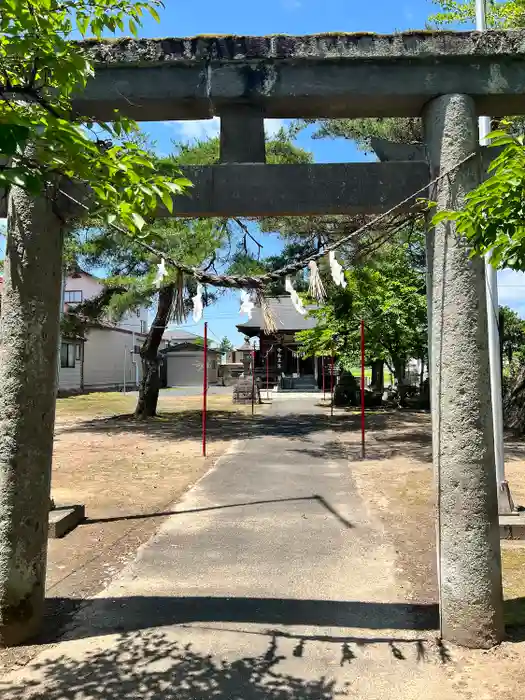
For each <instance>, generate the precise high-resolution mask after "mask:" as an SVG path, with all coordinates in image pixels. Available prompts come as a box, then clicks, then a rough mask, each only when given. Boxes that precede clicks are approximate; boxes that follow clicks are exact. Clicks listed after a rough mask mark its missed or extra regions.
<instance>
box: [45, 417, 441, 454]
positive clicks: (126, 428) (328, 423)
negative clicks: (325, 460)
mask: <svg viewBox="0 0 525 700" xmlns="http://www.w3.org/2000/svg"><path fill="white" fill-rule="evenodd" d="M360 420H361V418H360V416H359V415H357V414H355V413H338V414H336V415H334V416H333V417H330V413H329V412H327V413H326V414H322V413H308V412H297V413H285V414H277V413H275V414H274V413H270V414H256V415H255V416H251V415H245V414H242V413H235V412H231V411H222V410H210V411H209V412H208V418H207V431H206V432H207V439H208V441H209V442H213V441H217V440H225V439H254V438H258V437H286V438H288V439H290V440H300V441H304V439H305V438H308V436H309V435H314V434H315V433H319V432H323V431H328V430H332V431H334V432H335V433H336V435H337V434H342V433H348V432H352V431H356V432H357V431H358V430H359V429H360ZM420 426H421V427H420ZM367 428H368V429H369V430H373V431H374V433H375V435H374V441H373V445H372V446H370V447H369V448H368V450H367V457H368V458H369V459H389V458H391V457H392V455H393V454H400V455H406V456H413V455H414V451H415V450H418V456H419V452H420V451H421V448H422V446H423V447H424V448H425V450H426V451H425V455H427V453H428V455H430V453H431V450H430V448H429V444H430V442H429V441H430V436H429V434H428V418H427V417H426V416H421V415H420V414H419V413H417V412H410V411H384V412H376V411H374V412H373V413H371V414H370V415H369V416H367ZM381 431H387V432H388V434H387V435H385V440H384V443H382V442H381V439H380V438H379V437H378V435H377V433H380V432H381ZM392 431H394V432H395V431H401V434H400V435H399V436H395V435H394V436H393V435H392ZM84 432H89V433H97V432H101V433H105V434H107V435H111V434H119V433H130V434H136V435H140V436H146V437H150V438H153V439H159V440H169V439H173V440H192V439H198V438H200V436H201V434H202V414H201V411H200V410H199V409H196V410H184V411H178V412H177V411H175V412H166V413H161V414H159V416H158V417H156V418H150V419H147V420H136V419H135V418H134V417H133V416H132V415H119V416H113V417H111V418H103V419H93V420H86V421H83V422H81V423H76V424H74V425H69V426H64V427H62V428H60V429H59V430H58V431H57V433H58V434H63V433H84ZM336 444H337V441H329V442H328V452H329V453H331V452H333V454H332V456H333V457H335V458H337V459H339V458H347V457H354V455H353V453H352V449H353V448H352V447H351V446H349V447H348V449H346V448H344V447H341V446H337V447H336ZM392 445H395V446H394V447H392ZM305 449H308V448H305ZM312 449H313V450H314V452H315V455H313V456H326V455H327V452H326V450H325V449H324V447H321V446H314V447H313V448H312ZM428 455H427V456H428ZM328 456H330V454H328ZM425 459H426V456H425ZM429 459H430V457H429Z"/></svg>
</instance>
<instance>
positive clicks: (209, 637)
mask: <svg viewBox="0 0 525 700" xmlns="http://www.w3.org/2000/svg"><path fill="white" fill-rule="evenodd" d="M69 602H70V601H69ZM48 603H49V607H50V612H52V611H56V610H58V609H64V607H65V608H67V603H68V601H67V600H66V599H52V600H50V601H48ZM436 621H437V618H436V608H435V606H432V605H409V604H400V603H369V602H359V601H348V602H339V601H323V600H295V599H260V598H220V597H216V598H212V597H193V598H192V597H182V598H172V597H149V596H136V597H123V598H96V599H92V600H91V601H89V602H87V603H86V605H85V607H84V609H83V610H82V611H81V612H80V613H79V614H78V615H77V616H76V618H75V619H74V620H73V624H71V625H70V627H69V630H68V632H67V633H66V635H65V638H64V639H65V640H66V641H67V642H68V645H67V646H66V645H64V647H63V650H64V652H63V653H62V655H60V656H58V657H57V656H55V655H54V654H52V655H51V658H49V659H48V660H44V661H42V662H40V663H39V662H36V663H33V664H32V672H31V676H30V680H29V681H27V679H26V678H24V681H23V682H21V683H20V684H19V685H17V684H16V683H10V684H9V685H4V686H3V688H5V691H4V692H6V697H9V698H10V700H28V699H29V698H34V699H35V700H36V698H39V699H41V700H63V699H64V698H73V697H74V698H78V700H84V699H85V700H88V699H89V700H117V699H118V700H121V699H123V698H139V697H140V698H141V699H142V700H161V699H162V700H175V699H177V700H212V699H217V700H221V699H222V700H234V699H235V700H236V699H239V700H334V699H335V698H336V697H340V696H345V694H346V690H347V688H346V685H347V684H346V683H342V681H341V678H343V680H344V681H345V682H346V681H347V680H351V679H352V673H356V672H357V671H356V672H353V671H352V664H353V662H354V661H355V660H357V659H359V658H360V656H364V657H366V658H367V659H368V660H370V659H372V660H373V653H374V652H373V650H374V648H375V649H376V650H377V649H379V648H386V649H388V651H389V653H390V654H391V656H392V659H393V660H395V661H399V662H405V661H407V660H410V661H412V662H416V663H421V662H425V661H434V660H435V661H438V662H441V663H447V662H449V661H451V656H450V652H449V650H448V648H447V647H446V645H445V644H443V643H442V642H440V641H439V640H438V641H435V640H433V639H431V638H430V637H423V638H415V637H414V635H413V634H412V635H407V636H404V635H403V634H400V633H395V634H392V633H391V631H390V630H393V629H396V630H397V629H399V630H409V629H410V630H433V629H434V627H435V623H436ZM228 623H229V624H228ZM255 624H256V625H260V626H259V627H255V626H254V625H255ZM217 625H218V626H217ZM234 625H237V627H234ZM239 625H240V626H239ZM245 625H246V626H245ZM300 626H305V627H306V628H308V632H306V633H302V632H301V631H300ZM163 627H166V628H167V629H166V630H164V629H162V628H163ZM312 627H314V628H315V627H317V628H318V629H317V630H316V631H312ZM337 627H339V628H341V632H340V633H339V634H337V633H334V628H337ZM347 627H362V628H369V629H378V630H385V631H386V632H385V634H383V635H373V636H356V635H355V634H352V635H350V634H345V629H344V628H347ZM115 634H118V637H107V636H106V635H115ZM232 634H234V635H236V639H237V640H239V637H240V638H241V644H242V648H244V649H247V650H248V651H247V652H245V653H244V655H243V656H242V657H241V656H240V654H239V653H238V652H235V656H239V658H234V660H232V653H231V652H228V660H224V659H223V658H222V649H223V648H224V647H222V646H221V644H222V638H224V639H226V648H228V641H227V640H228V639H230V638H231V635H232ZM89 637H91V638H96V637H100V638H101V643H100V645H99V643H98V640H97V639H93V641H92V642H90V644H89V645H88V646H86V645H84V644H83V645H82V652H81V653H80V654H78V652H77V651H76V650H77V649H79V648H80V647H77V646H76V640H80V639H85V638H89ZM316 645H318V646H316ZM197 647H201V648H200V649H198V648H197ZM365 648H368V650H367V651H366V653H364V649H365ZM203 649H204V650H203ZM319 649H322V650H323V655H322V657H323V658H324V657H326V655H327V654H328V655H329V656H330V657H331V658H332V659H333V667H337V666H339V667H340V668H344V669H346V668H347V667H348V670H347V671H345V672H344V675H343V676H341V674H340V673H339V674H336V673H334V676H337V677H338V678H339V680H338V681H336V680H334V679H333V678H327V677H325V676H318V677H316V674H315V672H314V671H312V665H311V658H317V654H318V651H319ZM68 651H69V653H70V654H71V656H68V655H67V652H68ZM310 653H312V654H313V656H312V657H310ZM371 654H372V657H371V656H370V655H371ZM303 657H304V660H303ZM378 658H381V659H382V661H381V663H383V662H384V655H383V656H381V657H378ZM0 692H2V685H1V684H0Z"/></svg>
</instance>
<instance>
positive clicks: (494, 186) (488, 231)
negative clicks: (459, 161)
mask: <svg viewBox="0 0 525 700" xmlns="http://www.w3.org/2000/svg"><path fill="white" fill-rule="evenodd" d="M507 125H508V127H509V128H510V126H511V124H510V123H508V124H507ZM488 138H489V140H490V146H491V147H500V148H503V150H502V151H501V153H500V154H499V155H498V156H497V157H496V158H495V159H494V160H493V162H492V163H491V165H490V167H489V173H491V175H490V177H489V178H488V179H486V180H485V181H484V182H482V183H481V184H480V185H479V186H478V187H477V188H476V189H475V190H473V191H472V192H470V193H469V194H467V195H466V198H465V199H466V201H465V206H464V207H463V209H462V210H458V211H445V212H440V213H438V214H436V215H435V216H434V217H433V223H434V225H436V224H438V223H440V222H442V221H454V222H455V223H456V230H457V232H458V233H459V234H460V235H462V236H464V237H465V238H466V239H467V240H468V242H469V243H470V245H471V246H472V249H473V254H476V253H477V254H480V255H483V254H485V253H489V252H490V253H491V262H492V264H493V265H494V266H495V267H509V268H512V269H514V270H525V190H524V185H525V146H524V139H525V137H524V136H523V135H518V136H514V135H512V134H510V133H509V132H508V131H504V130H498V131H493V132H492V133H491V134H489V136H488Z"/></svg>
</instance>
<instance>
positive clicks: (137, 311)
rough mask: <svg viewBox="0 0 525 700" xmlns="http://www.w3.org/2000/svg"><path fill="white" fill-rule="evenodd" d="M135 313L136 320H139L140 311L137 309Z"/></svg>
mask: <svg viewBox="0 0 525 700" xmlns="http://www.w3.org/2000/svg"><path fill="white" fill-rule="evenodd" d="M135 313H136V314H137V318H140V309H137V310H136V311H135Z"/></svg>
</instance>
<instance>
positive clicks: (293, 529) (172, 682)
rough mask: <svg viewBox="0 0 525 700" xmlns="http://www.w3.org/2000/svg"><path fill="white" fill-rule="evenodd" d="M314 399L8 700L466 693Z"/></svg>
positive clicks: (13, 684) (158, 544)
mask: <svg viewBox="0 0 525 700" xmlns="http://www.w3.org/2000/svg"><path fill="white" fill-rule="evenodd" d="M316 400H317V399H316V398H314V397H310V398H304V399H303V400H302V401H301V402H300V403H299V402H298V401H290V402H287V401H280V402H278V403H276V404H274V406H273V407H272V408H271V415H270V416H269V418H268V421H267V426H268V433H267V434H264V435H261V434H259V435H254V436H253V437H251V438H249V439H247V440H244V441H242V442H239V443H236V444H235V445H234V448H233V449H232V450H231V451H230V452H229V453H228V454H227V455H226V456H225V457H223V458H222V459H221V460H220V461H219V463H218V464H217V465H216V466H215V468H214V469H213V470H212V471H210V472H209V473H208V474H207V475H206V476H205V477H204V478H203V479H202V480H201V481H200V482H199V483H198V484H196V485H195V486H194V487H193V488H192V489H191V490H190V491H189V492H188V493H187V494H186V496H185V498H184V499H183V500H182V501H181V502H180V503H178V504H177V505H176V506H175V510H176V511H177V513H176V514H174V515H172V516H170V517H169V519H168V520H167V521H166V522H165V523H164V525H163V526H162V528H161V529H160V530H159V532H158V533H157V535H156V536H155V537H154V538H153V539H152V540H151V541H150V542H148V543H147V544H146V545H145V546H144V547H142V548H141V549H140V550H139V552H138V556H137V558H136V560H135V561H134V562H133V563H132V564H131V565H130V566H129V567H128V568H127V569H126V570H125V571H124V572H123V573H122V575H121V576H119V577H118V578H117V579H116V580H115V581H114V582H113V583H112V584H111V585H110V586H109V587H108V588H107V589H106V590H105V591H103V592H102V593H101V594H100V596H98V597H97V598H96V599H94V600H93V601H91V603H90V604H89V605H88V606H87V607H86V608H85V609H84V610H83V611H82V612H81V613H80V614H79V615H78V616H77V618H76V620H75V623H74V626H73V628H72V630H71V632H70V634H69V637H68V638H67V639H66V640H64V641H62V642H61V643H59V644H57V645H56V646H55V647H52V648H49V649H46V650H44V651H43V652H42V653H41V654H40V655H39V656H38V657H37V658H36V659H35V660H34V661H33V662H32V663H30V664H29V665H28V666H27V667H26V668H24V669H22V670H19V671H16V672H13V673H11V674H10V675H9V676H7V677H5V678H4V679H3V685H0V691H1V692H3V693H6V695H5V697H9V698H10V700H18V699H19V698H42V699H45V700H62V699H65V698H75V699H76V700H117V698H118V699H119V700H122V699H124V698H146V699H147V700H161V699H162V700H175V699H177V700H193V699H198V700H211V699H212V698H213V699H224V700H226V699H236V700H263V699H270V700H299V699H314V698H315V699H321V700H328V699H331V698H334V699H335V698H336V697H339V695H338V693H339V692H340V691H343V695H342V697H345V696H347V697H351V698H363V699H364V698H366V699H367V700H375V698H378V699H379V698H382V699H384V698H388V697H395V698H398V699H400V700H402V699H410V700H411V699H412V698H420V697H422V696H423V695H424V696H425V699H426V700H432V699H433V698H436V699H437V698H440V700H443V698H449V697H450V698H452V697H456V695H454V694H452V695H450V696H449V695H448V694H447V692H446V689H444V688H443V687H442V686H440V683H439V678H440V674H441V673H442V671H441V667H440V665H439V658H438V657H439V651H440V650H439V649H436V647H435V646H434V645H433V643H432V642H431V641H429V640H431V639H432V637H433V636H434V633H433V632H431V631H430V630H431V629H432V627H433V624H434V620H433V619H432V618H433V615H432V614H431V613H432V611H430V610H429V609H427V608H426V607H425V606H410V605H409V604H408V603H407V602H406V601H405V600H404V599H403V595H402V593H401V594H400V593H399V589H398V588H397V587H396V583H395V572H394V554H395V553H394V552H393V550H392V549H391V547H390V545H389V544H388V543H387V538H386V537H385V533H383V532H382V531H381V528H380V526H379V525H378V524H377V523H376V522H375V521H374V520H373V519H372V517H371V514H370V513H369V512H368V511H367V508H366V506H365V504H364V503H363V502H362V500H361V499H360V497H359V494H358V493H357V491H356V487H355V484H354V482H353V479H352V470H351V464H350V468H349V465H348V461H347V458H346V455H345V453H344V450H343V447H342V445H341V443H340V442H339V441H338V440H337V437H336V435H335V434H334V433H333V432H332V430H331V429H330V422H329V417H328V415H327V409H321V408H318V407H316V406H315V402H316ZM264 425H266V424H263V427H264ZM261 432H262V431H261ZM434 686H435V688H434V689H433V687H434Z"/></svg>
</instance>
